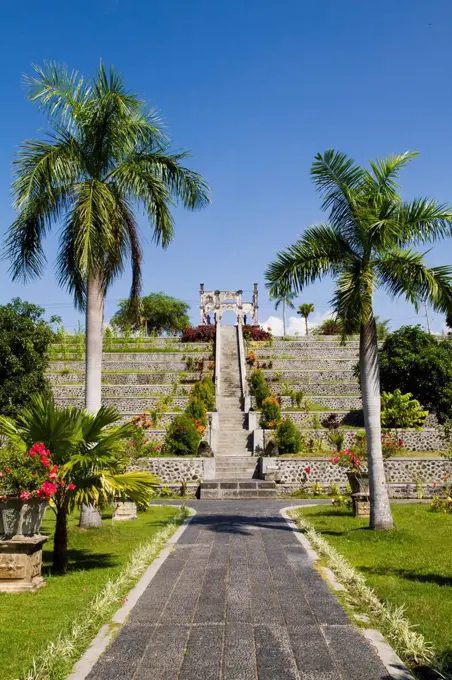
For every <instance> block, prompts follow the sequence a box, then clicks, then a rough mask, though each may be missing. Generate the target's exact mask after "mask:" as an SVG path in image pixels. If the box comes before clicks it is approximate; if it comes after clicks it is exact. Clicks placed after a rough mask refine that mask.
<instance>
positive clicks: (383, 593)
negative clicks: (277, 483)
mask: <svg viewBox="0 0 452 680" xmlns="http://www.w3.org/2000/svg"><path fill="white" fill-rule="evenodd" d="M392 510H393V514H394V521H395V524H396V528H395V529H394V531H389V532H379V533H377V532H373V531H370V530H369V529H367V521H366V520H360V519H357V518H354V517H352V516H351V515H350V512H349V511H347V510H345V509H344V508H333V507H330V506H317V507H311V508H304V509H303V511H302V512H303V516H306V518H307V519H308V520H309V521H310V522H311V523H312V524H313V526H314V528H315V529H316V530H317V531H318V532H319V533H321V534H322V535H323V536H324V537H325V538H326V539H327V540H328V541H329V543H330V544H331V545H333V546H334V547H335V548H336V549H337V550H338V551H339V552H340V553H341V554H342V555H343V556H344V557H346V558H347V560H348V561H349V562H350V563H351V564H352V565H353V566H354V567H355V568H356V569H358V570H359V571H360V572H361V573H362V574H363V575H364V576H365V578H366V581H367V583H368V585H369V586H371V587H372V588H374V590H375V591H376V593H377V594H378V596H379V597H380V599H381V600H385V601H388V602H391V603H393V604H396V605H405V614H406V617H407V618H408V620H409V621H410V622H411V623H412V624H415V625H416V626H418V630H419V632H421V633H422V634H423V635H424V636H425V638H426V640H428V641H430V642H432V643H433V645H434V647H435V650H436V652H437V653H438V654H439V655H444V654H446V653H448V654H450V655H451V670H452V625H451V617H452V558H451V555H452V515H444V514H439V513H433V512H431V511H430V509H429V506H428V505H425V504H422V503H409V504H403V505H402V504H394V505H393V506H392Z"/></svg>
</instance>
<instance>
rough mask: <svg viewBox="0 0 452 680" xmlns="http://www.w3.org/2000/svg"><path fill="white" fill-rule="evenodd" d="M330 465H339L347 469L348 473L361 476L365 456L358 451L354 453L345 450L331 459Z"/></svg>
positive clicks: (350, 450)
mask: <svg viewBox="0 0 452 680" xmlns="http://www.w3.org/2000/svg"><path fill="white" fill-rule="evenodd" d="M330 463H333V465H339V466H340V467H342V468H345V469H346V470H347V472H350V473H352V474H355V475H356V474H360V472H361V470H362V465H363V455H362V454H361V453H359V452H358V451H353V450H352V449H344V450H343V451H338V452H337V453H336V454H335V455H334V456H333V457H332V458H330Z"/></svg>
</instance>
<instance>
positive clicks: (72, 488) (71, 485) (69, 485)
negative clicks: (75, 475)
mask: <svg viewBox="0 0 452 680" xmlns="http://www.w3.org/2000/svg"><path fill="white" fill-rule="evenodd" d="M67 488H68V491H74V489H75V488H76V486H75V484H72V482H71V483H70V484H68V485H67Z"/></svg>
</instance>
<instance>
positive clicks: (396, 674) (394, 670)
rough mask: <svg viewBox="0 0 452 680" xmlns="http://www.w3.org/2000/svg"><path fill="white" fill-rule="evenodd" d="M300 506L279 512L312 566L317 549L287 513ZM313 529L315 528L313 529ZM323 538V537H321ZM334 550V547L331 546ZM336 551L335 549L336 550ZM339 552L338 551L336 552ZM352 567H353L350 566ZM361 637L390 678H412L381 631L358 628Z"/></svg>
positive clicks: (329, 576) (329, 574)
mask: <svg viewBox="0 0 452 680" xmlns="http://www.w3.org/2000/svg"><path fill="white" fill-rule="evenodd" d="M314 505H319V504H318V503H310V504H309V506H307V505H306V506H304V507H310V506H314ZM299 509H300V506H297V505H291V506H287V507H285V508H281V510H280V513H281V515H282V516H283V517H284V519H285V520H286V522H287V524H288V525H289V527H290V529H291V530H292V531H293V532H294V534H295V536H296V538H297V539H298V541H299V542H300V543H301V545H302V546H303V548H304V549H305V550H306V552H307V555H308V558H309V559H310V560H311V561H312V563H313V566H314V565H315V563H316V562H320V561H321V557H320V555H319V554H318V553H317V551H316V550H315V549H314V548H313V547H312V544H311V542H310V541H309V539H308V538H306V536H305V535H304V534H303V533H302V532H301V530H300V528H299V527H298V525H297V523H296V522H295V520H294V519H293V518H292V517H291V516H290V515H289V512H290V511H294V510H299ZM304 521H305V522H306V523H307V524H309V522H308V520H304ZM313 531H315V529H313ZM323 540H324V539H323ZM333 550H335V548H333ZM336 552H337V551H336ZM338 554H340V553H338ZM318 566H319V567H320V571H321V573H322V575H323V576H324V578H325V579H326V580H327V581H328V583H329V584H330V586H331V588H332V590H334V591H336V592H347V588H346V586H344V585H343V584H342V583H340V582H339V581H338V580H337V579H336V576H335V574H334V573H333V571H332V570H331V569H330V568H329V567H324V566H323V565H321V564H319V565H318ZM351 568H352V569H353V567H351ZM355 618H356V619H357V620H361V621H362V620H363V617H362V616H359V615H358V616H355ZM359 630H360V632H361V634H362V635H363V637H365V638H366V639H367V640H368V641H369V642H370V643H371V644H372V646H373V647H374V648H375V650H376V652H377V654H378V656H379V658H380V660H381V662H382V663H383V665H384V666H385V668H386V670H387V671H388V673H389V675H390V676H391V678H393V679H394V680H414V676H413V675H412V674H411V673H410V671H409V669H408V668H407V666H405V664H404V663H403V661H402V660H401V658H400V657H399V656H398V655H397V653H396V652H395V650H394V649H393V647H391V645H390V644H389V643H388V642H387V640H386V639H385V637H384V636H383V635H382V633H381V632H380V631H379V630H377V629H374V628H365V629H359Z"/></svg>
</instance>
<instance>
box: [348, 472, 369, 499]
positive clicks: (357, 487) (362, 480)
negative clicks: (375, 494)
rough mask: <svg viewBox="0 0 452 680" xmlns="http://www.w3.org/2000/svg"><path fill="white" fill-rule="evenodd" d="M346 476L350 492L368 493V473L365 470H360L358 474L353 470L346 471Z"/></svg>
mask: <svg viewBox="0 0 452 680" xmlns="http://www.w3.org/2000/svg"><path fill="white" fill-rule="evenodd" d="M347 477H348V483H349V484H350V488H351V490H352V494H354V493H361V494H367V495H369V474H368V473H367V472H362V473H361V474H359V475H357V474H355V473H354V472H347Z"/></svg>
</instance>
